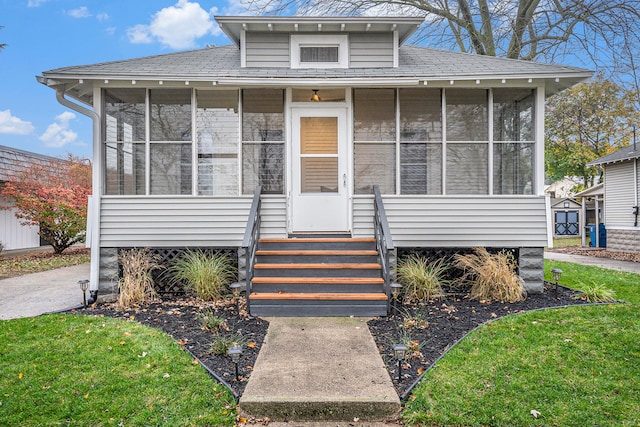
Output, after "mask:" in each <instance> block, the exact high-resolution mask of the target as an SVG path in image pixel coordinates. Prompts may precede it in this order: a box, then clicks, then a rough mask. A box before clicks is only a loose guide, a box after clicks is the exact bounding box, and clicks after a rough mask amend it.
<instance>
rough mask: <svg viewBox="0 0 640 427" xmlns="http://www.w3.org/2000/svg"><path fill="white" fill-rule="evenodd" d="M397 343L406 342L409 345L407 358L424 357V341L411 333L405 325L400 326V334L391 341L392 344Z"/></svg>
mask: <svg viewBox="0 0 640 427" xmlns="http://www.w3.org/2000/svg"><path fill="white" fill-rule="evenodd" d="M395 344H404V346H405V347H407V353H406V354H405V359H406V360H411V359H420V358H421V357H422V347H424V342H422V341H420V340H416V339H414V338H413V335H411V332H410V331H408V330H407V329H405V328H403V327H399V328H398V335H397V337H396V338H394V339H393V340H392V341H391V346H392V347H393V345H395Z"/></svg>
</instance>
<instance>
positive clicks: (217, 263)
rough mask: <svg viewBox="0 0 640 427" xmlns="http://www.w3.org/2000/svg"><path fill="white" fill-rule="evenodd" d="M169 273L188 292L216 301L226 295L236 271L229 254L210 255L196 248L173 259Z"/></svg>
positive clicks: (206, 299) (204, 299)
mask: <svg viewBox="0 0 640 427" xmlns="http://www.w3.org/2000/svg"><path fill="white" fill-rule="evenodd" d="M167 274H169V275H170V276H172V279H173V280H174V281H176V282H180V283H182V284H183V285H184V287H185V290H186V291H187V293H190V294H193V295H195V296H196V297H198V298H200V299H201V300H203V301H214V300H216V299H219V298H222V296H224V294H225V292H226V290H227V285H228V284H229V283H230V282H231V281H233V280H234V278H235V275H236V272H235V269H234V268H233V265H232V263H231V259H230V258H229V257H228V256H227V255H224V254H213V255H209V254H206V253H205V252H203V251H201V250H196V251H186V252H185V254H184V255H183V256H182V257H180V258H178V259H176V260H175V261H173V263H172V264H171V265H170V266H169V269H168V271H167Z"/></svg>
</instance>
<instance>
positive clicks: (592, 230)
mask: <svg viewBox="0 0 640 427" xmlns="http://www.w3.org/2000/svg"><path fill="white" fill-rule="evenodd" d="M587 226H588V227H589V238H590V240H591V241H590V242H589V246H595V245H596V225H595V224H588V225H587ZM599 228H600V230H599V231H600V232H599V236H598V244H599V247H601V248H606V247H607V228H606V227H605V226H604V224H600V227H599Z"/></svg>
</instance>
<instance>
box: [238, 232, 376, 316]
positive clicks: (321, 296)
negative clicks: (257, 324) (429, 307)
mask: <svg viewBox="0 0 640 427" xmlns="http://www.w3.org/2000/svg"><path fill="white" fill-rule="evenodd" d="M256 256H257V260H258V261H257V263H256V264H255V265H254V277H253V280H252V285H251V286H252V291H251V294H250V296H249V303H250V310H251V313H252V314H253V315H255V316H379V315H384V314H386V311H387V295H386V294H385V292H384V280H383V278H382V267H381V266H380V263H379V259H378V252H377V250H376V248H375V239H372V238H356V239H353V238H344V237H338V238H326V237H321V238H310V237H304V238H289V239H261V240H260V241H259V244H258V250H257V251H256Z"/></svg>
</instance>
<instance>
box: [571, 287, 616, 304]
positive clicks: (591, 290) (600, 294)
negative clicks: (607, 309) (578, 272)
mask: <svg viewBox="0 0 640 427" xmlns="http://www.w3.org/2000/svg"><path fill="white" fill-rule="evenodd" d="M580 289H582V291H581V292H580V293H579V294H578V295H576V298H585V299H586V300H587V301H589V302H614V301H615V298H616V292H615V291H614V290H613V289H609V288H607V287H606V286H605V285H604V284H599V285H597V284H595V283H592V284H591V285H581V286H580Z"/></svg>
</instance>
